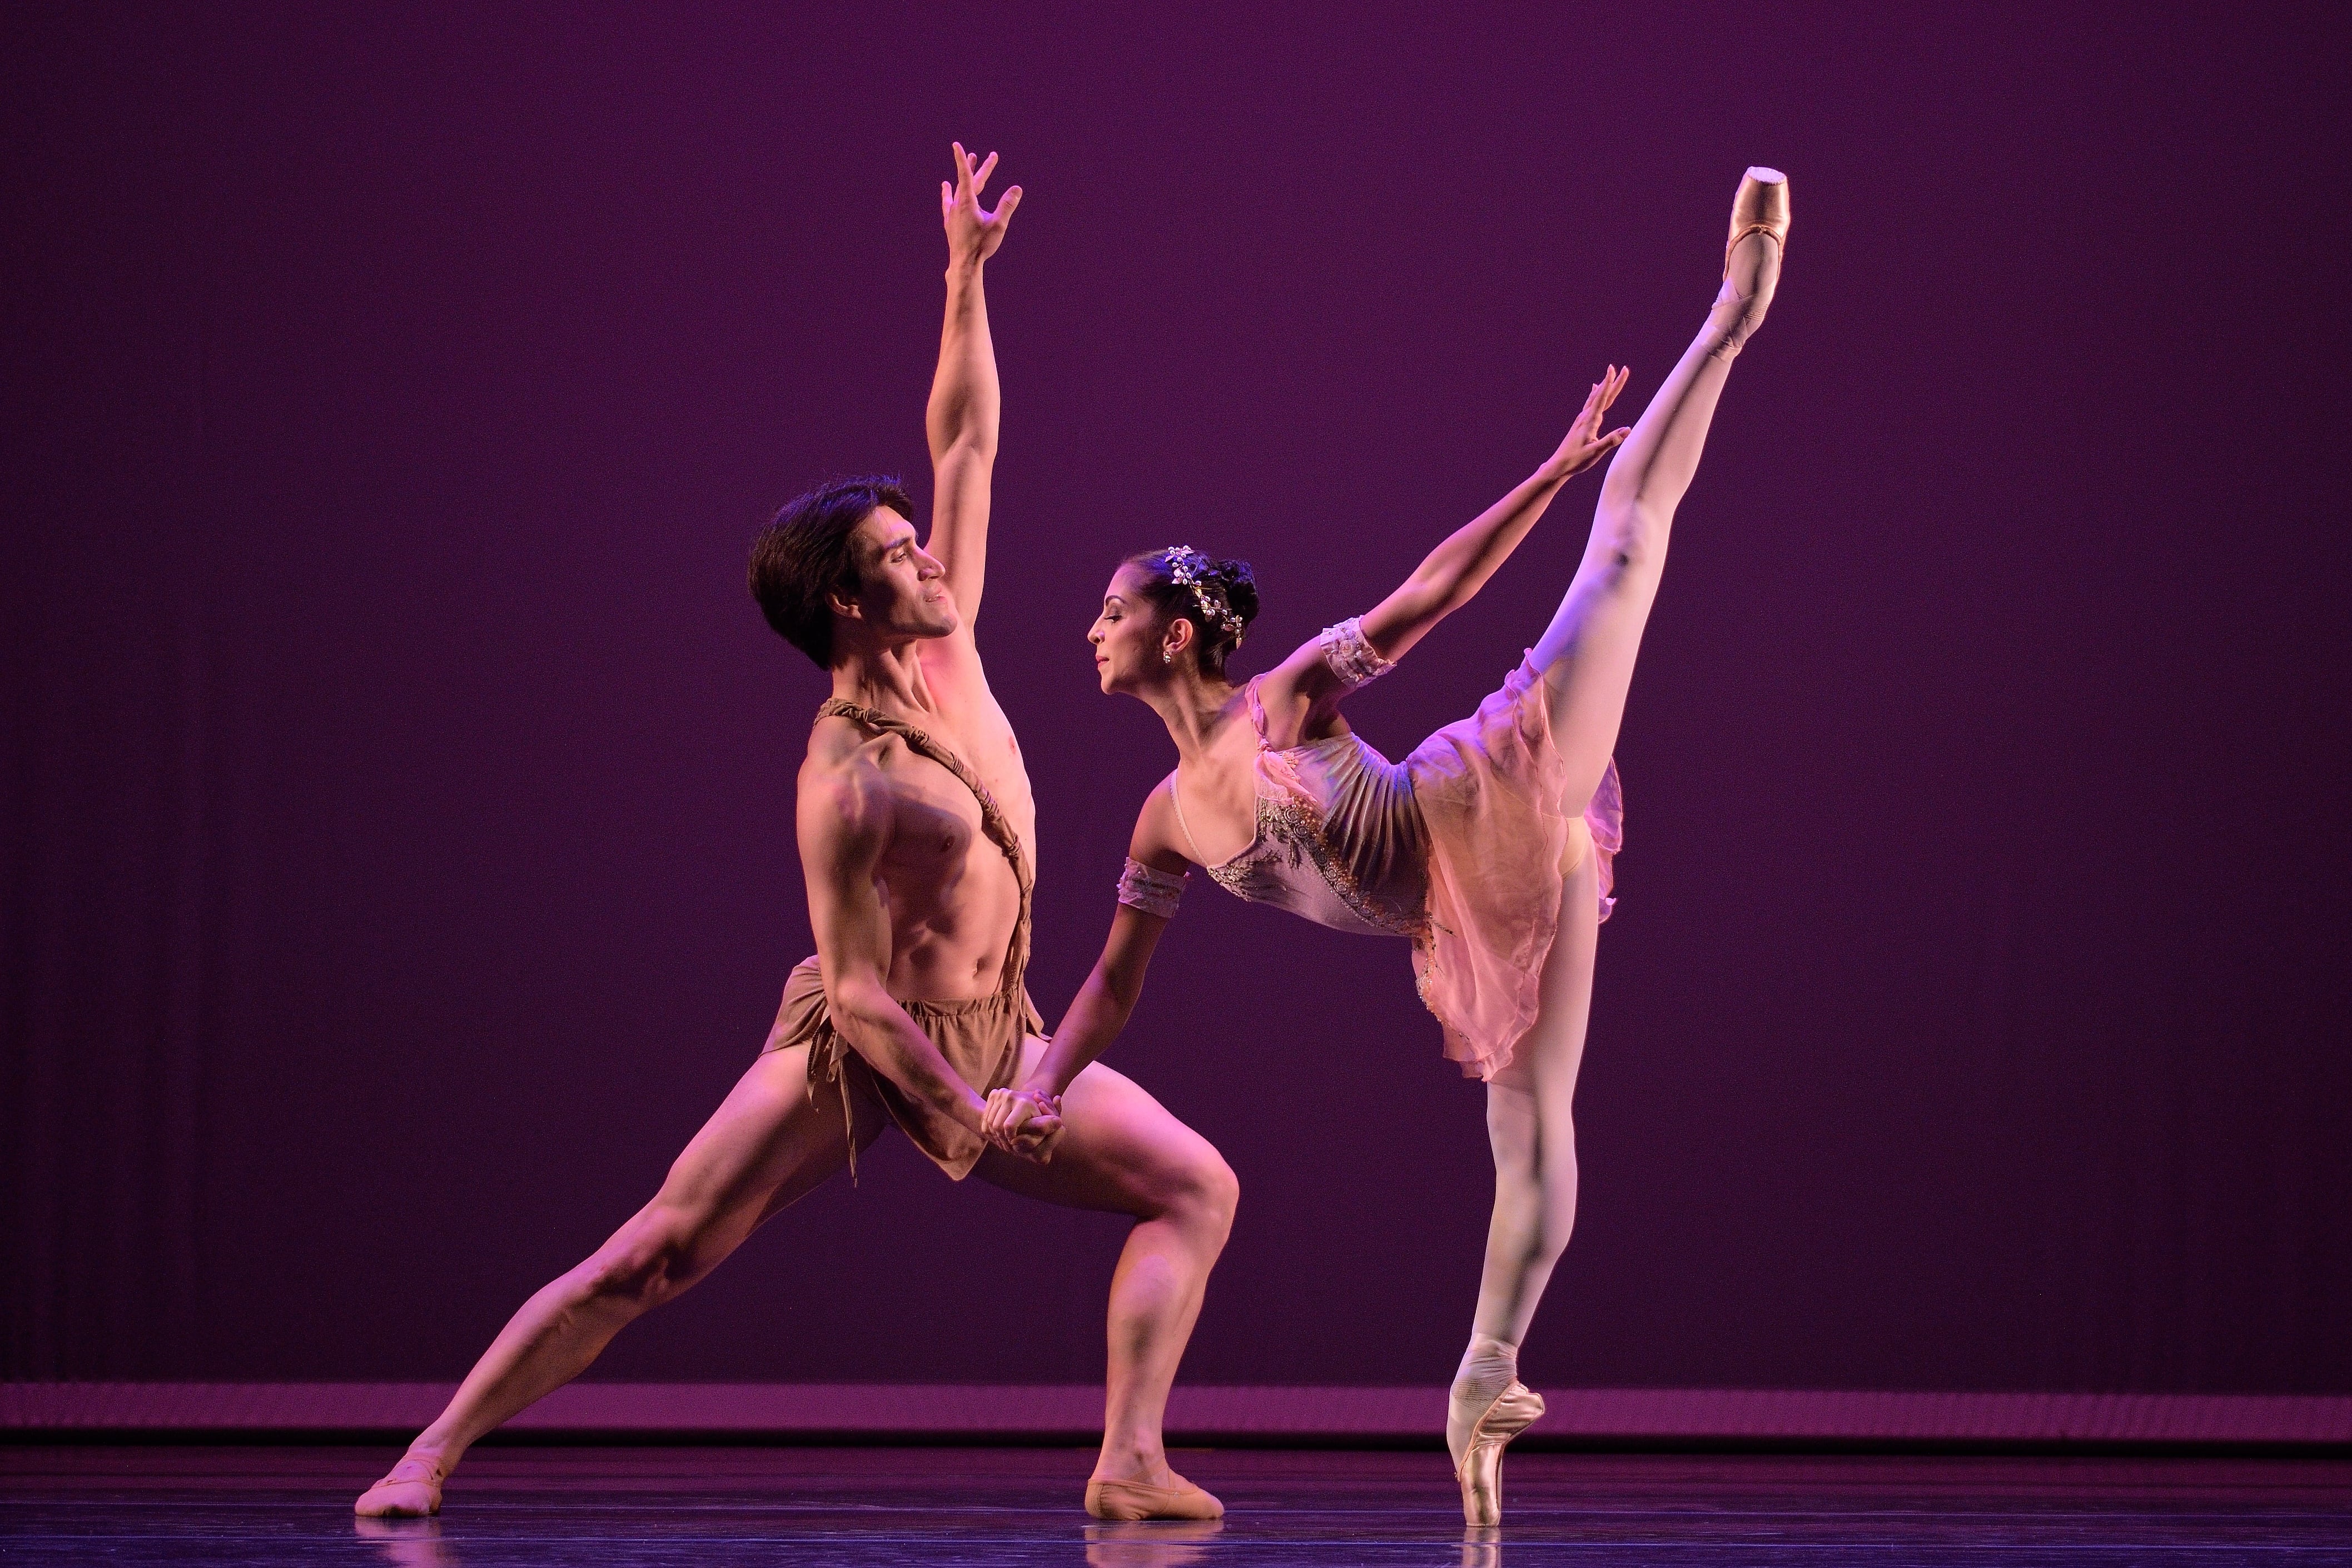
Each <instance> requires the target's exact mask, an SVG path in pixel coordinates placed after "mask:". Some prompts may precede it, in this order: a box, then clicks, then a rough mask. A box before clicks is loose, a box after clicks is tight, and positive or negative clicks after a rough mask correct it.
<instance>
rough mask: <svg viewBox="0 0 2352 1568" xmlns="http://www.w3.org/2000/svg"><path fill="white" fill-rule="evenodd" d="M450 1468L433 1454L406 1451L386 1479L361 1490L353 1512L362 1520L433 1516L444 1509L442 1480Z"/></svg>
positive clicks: (427, 1517)
mask: <svg viewBox="0 0 2352 1568" xmlns="http://www.w3.org/2000/svg"><path fill="white" fill-rule="evenodd" d="M447 1479H449V1471H448V1470H447V1469H446V1467H444V1466H443V1464H442V1463H441V1461H440V1459H439V1458H437V1457H436V1456H434V1455H431V1454H404V1455H403V1456H402V1457H401V1460H400V1463H398V1464H396V1465H394V1466H393V1467H392V1469H390V1470H388V1471H387V1472H385V1474H384V1478H383V1479H382V1480H380V1481H378V1482H376V1483H375V1485H373V1486H372V1487H370V1488H368V1490H365V1491H363V1492H362V1493H360V1500H359V1501H357V1502H355V1503H353V1504H352V1512H353V1513H355V1514H358V1515H359V1516H360V1517H362V1519H429V1518H431V1517H432V1516H433V1515H434V1514H436V1513H439V1512H440V1511H441V1483H442V1482H443V1481H446V1480H447Z"/></svg>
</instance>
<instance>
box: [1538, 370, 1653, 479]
mask: <svg viewBox="0 0 2352 1568" xmlns="http://www.w3.org/2000/svg"><path fill="white" fill-rule="evenodd" d="M1632 374H1633V371H1631V370H1630V369H1628V370H1620V369H1619V368H1618V367H1617V366H1615V365H1612V366H1610V367H1609V370H1608V373H1606V374H1605V375H1603V376H1602V377H1601V379H1600V380H1599V381H1597V382H1593V383H1592V390H1591V392H1587V393H1586V394H1585V397H1584V407H1583V408H1582V409H1580V411H1578V413H1577V415H1576V423H1573V424H1571V425H1570V426H1569V427H1568V435H1567V437H1566V439H1564V440H1563V441H1561V442H1560V444H1559V451H1557V452H1555V453H1553V454H1552V455H1551V461H1550V462H1549V463H1547V464H1545V465H1544V470H1545V476H1546V477H1547V478H1552V479H1566V478H1568V477H1569V476H1571V475H1576V474H1581V473H1583V472H1584V471H1585V470H1586V469H1587V468H1590V467H1591V466H1592V465H1594V464H1595V463H1598V462H1600V461H1601V459H1602V458H1603V457H1606V456H1608V455H1610V454H1611V453H1612V452H1614V451H1616V450H1617V447H1618V444H1620V443H1621V442H1622V441H1623V440H1624V439H1625V437H1626V436H1628V435H1630V434H1633V427H1632V426H1630V425H1623V424H1621V425H1619V426H1618V427H1617V428H1616V429H1614V430H1612V431H1611V432H1610V433H1609V434H1606V435H1603V434H1601V415H1602V414H1604V413H1608V412H1609V405H1610V404H1611V403H1612V402H1616V401H1617V394H1618V393H1619V392H1623V391H1624V390H1625V379H1626V378H1627V377H1628V376H1631V375H1632Z"/></svg>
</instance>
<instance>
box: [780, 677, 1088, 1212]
mask: <svg viewBox="0 0 2352 1568" xmlns="http://www.w3.org/2000/svg"><path fill="white" fill-rule="evenodd" d="M816 716H817V717H818V718H820V719H824V718H833V717H835V716H838V717H841V718H845V719H849V720H850V721H852V722H853V723H856V724H861V725H864V726H865V727H866V728H868V729H876V730H886V731H887V732H889V733H890V734H892V735H895V736H897V737H898V738H899V739H900V740H903V741H905V742H906V743H907V747H908V749H909V750H911V751H916V752H919V753H921V754H922V755H923V756H925V757H928V758H930V759H931V760H932V761H934V762H936V763H938V764H939V765H940V767H942V768H946V769H947V770H948V771H949V772H950V773H952V774H954V775H955V776H956V777H957V778H958V779H961V780H962V781H963V785H964V788H965V789H970V790H971V792H972V795H973V797H974V798H975V799H977V800H979V801H980V828H981V831H982V832H983V833H986V834H987V835H988V838H989V841H991V842H992V843H993V844H995V845H996V847H997V848H998V849H1000V850H1003V852H1004V858H1005V859H1006V860H1008V861H1010V862H1013V882H1014V883H1016V884H1018V885H1019V887H1020V889H1021V912H1020V914H1019V915H1017V916H1015V918H1014V919H1013V935H1012V936H1011V937H1010V938H1009V939H1008V940H1007V941H1006V942H1005V945H1004V974H1003V980H1002V981H1001V982H1000V983H999V984H998V986H997V988H996V994H995V995H994V996H990V997H977V998H972V999H971V1000H970V1001H961V1002H928V1001H923V1000H920V999H909V998H905V997H896V998H892V1000H894V1001H896V1002H897V1003H898V1005H899V1006H900V1007H902V1008H904V1009H907V1016H908V1018H910V1019H914V1020H915V1027H916V1028H917V1029H919V1030H922V1031H923V1032H924V1033H925V1034H926V1035H929V1037H930V1040H931V1043H932V1044H933V1045H936V1046H938V1047H939V1048H940V1055H942V1056H944V1057H946V1058H947V1059H948V1065H949V1066H950V1067H952V1068H954V1069H955V1072H956V1076H957V1077H959V1078H961V1079H962V1080H963V1081H964V1082H966V1083H969V1084H971V1086H972V1088H974V1089H975V1090H977V1091H979V1092H980V1093H981V1094H982V1095H983V1096H984V1095H986V1094H987V1093H988V1092H989V1091H990V1090H992V1089H1002V1088H1004V1087H1005V1086H1006V1085H1008V1084H1010V1083H1011V1082H1013V1073H1014V1072H1015V1071H1018V1070H1019V1069H1020V1066H1021V1042H1022V1040H1023V1038H1024V1036H1027V1035H1031V1034H1041V1033H1043V1032H1044V1030H1045V1019H1042V1018H1040V1017H1039V1016H1038V1013H1037V1008H1036V1004H1035V1003H1034V1002H1032V1001H1031V1000H1030V999H1029V990H1028V988H1027V987H1026V986H1024V984H1023V983H1022V976H1023V975H1024V973H1025V972H1026V971H1027V969H1028V967H1029V894H1030V889H1031V888H1032V886H1033V885H1034V878H1033V877H1032V876H1031V874H1030V871H1029V859H1028V856H1026V855H1025V854H1024V853H1023V852H1022V850H1021V839H1020V836H1019V835H1018V834H1016V833H1015V832H1013V824H1012V823H1011V822H1009V821H1005V819H1004V812H1003V810H1001V809H999V807H998V806H997V804H996V798H995V797H994V796H992V795H991V794H990V793H989V792H988V786H986V785H985V784H982V782H981V781H980V779H979V776H978V775H976V774H974V773H973V772H972V770H971V768H967V767H965V766H964V762H963V758H960V757H958V756H957V755H956V754H955V753H954V752H952V751H950V750H949V749H948V748H947V747H944V746H941V745H940V743H939V742H938V741H936V740H933V739H932V738H931V737H929V735H927V734H925V733H924V732H923V731H921V730H919V729H917V728H916V727H914V726H912V725H910V724H908V723H907V722H906V721H904V720H903V719H896V718H892V717H891V716H889V715H888V714H884V713H877V712H875V711H874V710H873V709H872V708H867V707H860V706H857V705H856V703H850V702H844V701H843V700H842V699H841V698H839V697H832V698H829V699H827V700H826V702H825V704H824V706H823V707H820V708H818V709H817V710H816ZM795 1045H805V1046H807V1047H808V1048H809V1088H810V1090H811V1092H812V1093H813V1094H814V1092H815V1091H816V1090H817V1089H818V1087H819V1086H820V1085H822V1084H823V1083H824V1082H828V1081H830V1082H835V1083H837V1084H839V1085H840V1088H841V1114H842V1120H843V1121H844V1123H845V1124H846V1125H847V1128H848V1132H849V1169H850V1175H851V1176H852V1178H853V1179H854V1178H855V1177H856V1174H857V1120H856V1100H857V1099H858V1098H859V1097H865V1096H870V1097H871V1098H873V1099H875V1100H877V1101H879V1102H881V1104H882V1108H883V1109H884V1110H885V1111H887V1113H889V1116H890V1120H892V1121H893V1122H896V1123H897V1124H898V1128H899V1130H900V1131H901V1132H903V1133H905V1134H907V1136H908V1137H909V1138H911V1139H913V1140H914V1143H915V1146H916V1147H917V1148H919V1149H920V1150H922V1151H923V1153H925V1154H926V1155H929V1156H930V1157H931V1158H932V1159H933V1160H934V1161H935V1162H937V1163H938V1165H939V1167H940V1169H941V1170H943V1171H945V1172H947V1173H948V1175H950V1176H953V1177H954V1178H955V1179H956V1180H958V1181H961V1180H962V1179H963V1178H964V1177H965V1176H969V1175H971V1167H972V1166H975V1165H978V1164H979V1163H980V1156H981V1155H982V1153H983V1152H985V1151H986V1149H987V1147H988V1144H987V1142H986V1140H984V1139H982V1137H981V1135H980V1134H978V1133H975V1132H972V1131H971V1129H970V1128H968V1127H966V1126H964V1124H962V1123H961V1122H958V1121H956V1120H955V1119H954V1118H953V1117H951V1116H948V1115H946V1114H944V1113H940V1112H939V1111H936V1110H933V1109H932V1108H931V1107H930V1106H929V1105H926V1104H923V1103H920V1102H919V1101H917V1100H915V1099H913V1098H911V1097H910V1096H908V1094H907V1092H905V1091H904V1090H902V1089H900V1088H899V1087H898V1085H897V1084H895V1083H893V1082H890V1081H889V1080H888V1079H887V1078H886V1077H884V1076H883V1075H882V1074H881V1073H879V1072H877V1071H874V1069H873V1067H872V1066H871V1065H870V1064H868V1063H867V1061H866V1059H865V1058H864V1057H862V1056H859V1055H858V1054H857V1051H856V1047H854V1046H852V1045H851V1044H850V1043H849V1041H848V1040H845V1039H843V1038H842V1036H841V1034H840V1032H839V1031H838V1030H835V1028H834V1027H833V1015H832V1014H831V1013H830V1012H828V1011H827V1010H826V1009H825V1005H824V975H823V974H822V973H821V972H820V971H819V969H818V967H817V961H816V959H814V957H810V958H803V959H802V960H801V961H800V963H798V964H797V965H795V966H793V973H792V978H791V979H789V980H787V981H786V982H785V983H784V1003H783V1007H782V1009H780V1010H779V1011H778V1012H777V1014H776V1027H775V1028H774V1030H772V1031H770V1033H769V1036H768V1043H767V1045H766V1047H765V1048H764V1049H763V1051H762V1052H761V1054H763V1055H764V1054H765V1053H766V1051H784V1050H788V1049H789V1048H791V1047H793V1046H795ZM820 1098H821V1097H820Z"/></svg>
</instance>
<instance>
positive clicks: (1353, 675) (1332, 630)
mask: <svg viewBox="0 0 2352 1568" xmlns="http://www.w3.org/2000/svg"><path fill="white" fill-rule="evenodd" d="M1316 642H1317V643H1318V644H1319V645H1320V646H1321V647H1322V649H1323V663H1324V664H1327V665H1328V666H1329V667H1330V670H1331V673H1332V674H1335V675H1337V676H1339V685H1341V686H1343V687H1345V688H1346V689H1347V690H1349V691H1351V692H1352V691H1354V690H1355V689H1356V688H1357V687H1358V686H1360V685H1363V684H1364V683H1365V682H1367V681H1376V680H1378V679H1380V678H1381V676H1382V675H1385V674H1388V673H1389V672H1390V671H1391V670H1393V669H1395V668H1396V661H1395V660H1393V659H1383V658H1381V655H1380V653H1379V652H1378V651H1377V650H1376V649H1374V648H1373V646H1372V645H1371V644H1370V643H1368V642H1366V641H1365V640H1364V618H1363V617H1362V616H1360V615H1351V616H1349V618H1348V619H1347V620H1345V621H1342V622H1339V624H1338V625H1337V626H1326V627H1325V628H1323V634H1322V635H1321V636H1320V637H1318V638H1317V639H1316Z"/></svg>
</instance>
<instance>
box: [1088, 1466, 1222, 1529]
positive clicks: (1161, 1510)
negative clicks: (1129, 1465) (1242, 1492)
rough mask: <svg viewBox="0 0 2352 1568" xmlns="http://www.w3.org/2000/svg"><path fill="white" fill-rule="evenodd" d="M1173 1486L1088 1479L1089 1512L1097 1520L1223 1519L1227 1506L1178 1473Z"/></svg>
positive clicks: (1171, 1474)
mask: <svg viewBox="0 0 2352 1568" xmlns="http://www.w3.org/2000/svg"><path fill="white" fill-rule="evenodd" d="M1168 1474H1169V1478H1170V1479H1172V1480H1173V1481H1175V1483H1176V1484H1175V1485H1174V1486H1172V1487H1155V1486H1146V1485H1145V1484H1144V1483H1143V1482H1141V1481H1088V1482H1087V1512H1088V1513H1090V1514H1093V1515H1094V1516H1095V1517H1096V1518H1097V1519H1125V1520H1137V1519H1223V1518H1224V1517H1225V1505H1224V1504H1223V1503H1221V1502H1219V1501H1218V1500H1216V1499H1215V1498H1213V1497H1211V1496H1210V1495H1209V1494H1208V1493H1207V1492H1204V1491H1202V1490H1201V1489H1200V1488H1199V1487H1196V1486H1194V1485H1193V1484H1192V1482H1191V1481H1188V1480H1186V1479H1184V1478H1183V1477H1182V1476H1180V1475H1178V1474H1177V1473H1176V1472H1175V1471H1174V1470H1171V1471H1169V1472H1168Z"/></svg>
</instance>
